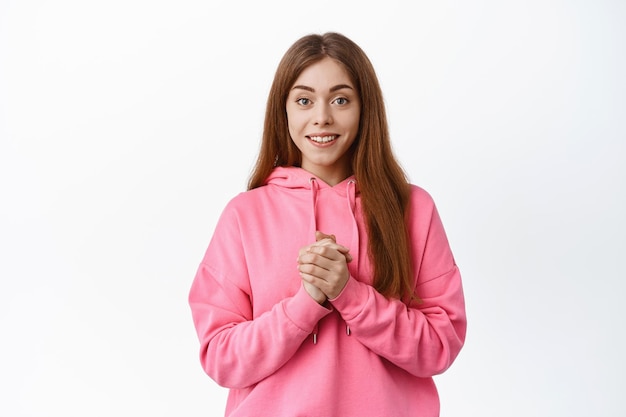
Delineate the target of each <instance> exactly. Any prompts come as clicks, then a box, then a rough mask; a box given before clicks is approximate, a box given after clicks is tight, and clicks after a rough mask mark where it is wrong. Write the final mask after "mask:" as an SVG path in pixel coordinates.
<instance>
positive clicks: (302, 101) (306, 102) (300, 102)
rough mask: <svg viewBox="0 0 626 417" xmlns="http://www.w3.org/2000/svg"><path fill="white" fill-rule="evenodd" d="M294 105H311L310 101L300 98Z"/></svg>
mask: <svg viewBox="0 0 626 417" xmlns="http://www.w3.org/2000/svg"><path fill="white" fill-rule="evenodd" d="M296 103H298V104H299V105H301V106H308V105H309V104H311V100H309V99H308V98H306V97H301V98H299V99H297V100H296Z"/></svg>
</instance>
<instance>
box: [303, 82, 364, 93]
mask: <svg viewBox="0 0 626 417" xmlns="http://www.w3.org/2000/svg"><path fill="white" fill-rule="evenodd" d="M344 88H349V89H350V90H353V88H352V87H351V86H349V85H348V84H337V85H336V86H334V87H331V88H330V90H328V91H329V92H331V93H334V92H335V91H338V90H342V89H344ZM296 89H298V90H306V91H310V92H312V93H314V92H315V89H314V88H312V87H309V86H307V85H294V86H293V88H292V90H296Z"/></svg>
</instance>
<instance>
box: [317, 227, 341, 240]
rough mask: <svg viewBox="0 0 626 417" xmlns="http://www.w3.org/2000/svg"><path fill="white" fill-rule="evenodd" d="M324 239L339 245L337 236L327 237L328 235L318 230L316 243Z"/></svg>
mask: <svg viewBox="0 0 626 417" xmlns="http://www.w3.org/2000/svg"><path fill="white" fill-rule="evenodd" d="M322 239H330V240H332V241H333V242H335V243H337V238H336V237H335V235H327V234H326V233H322V232H320V231H319V230H317V231H316V232H315V241H316V242H319V241H320V240H322Z"/></svg>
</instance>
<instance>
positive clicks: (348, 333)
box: [346, 326, 350, 336]
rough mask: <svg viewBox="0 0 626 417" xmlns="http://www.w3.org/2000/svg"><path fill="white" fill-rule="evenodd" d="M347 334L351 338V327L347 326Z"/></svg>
mask: <svg viewBox="0 0 626 417" xmlns="http://www.w3.org/2000/svg"><path fill="white" fill-rule="evenodd" d="M346 334H347V335H348V336H350V326H346Z"/></svg>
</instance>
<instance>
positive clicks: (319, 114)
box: [313, 104, 333, 126]
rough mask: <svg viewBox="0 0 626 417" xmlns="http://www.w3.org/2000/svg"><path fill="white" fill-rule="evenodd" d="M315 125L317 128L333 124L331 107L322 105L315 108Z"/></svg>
mask: <svg viewBox="0 0 626 417" xmlns="http://www.w3.org/2000/svg"><path fill="white" fill-rule="evenodd" d="M313 121H314V124H315V125H316V126H324V125H329V124H331V123H332V122H333V116H332V111H331V109H330V105H328V104H321V105H318V106H316V108H315V116H314V120H313Z"/></svg>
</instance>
